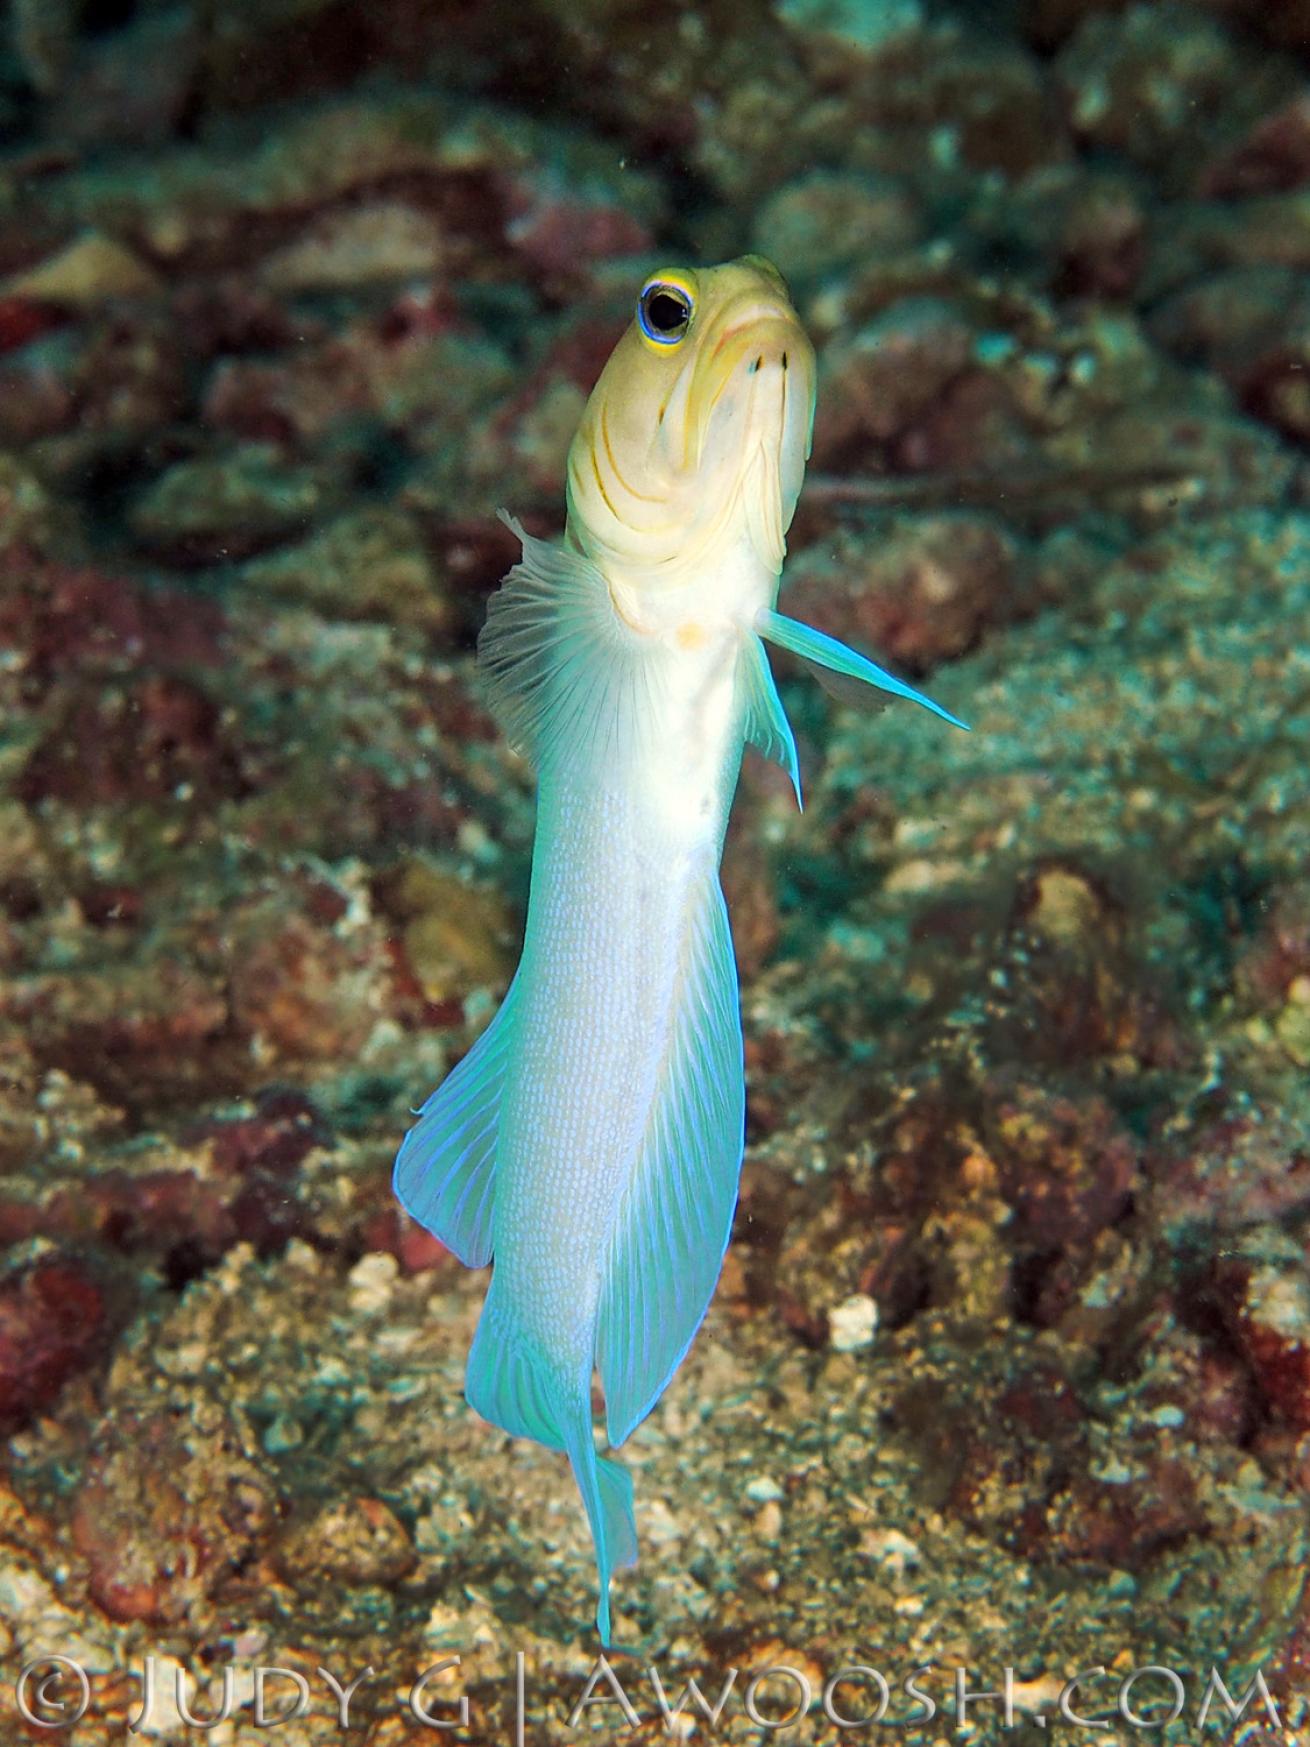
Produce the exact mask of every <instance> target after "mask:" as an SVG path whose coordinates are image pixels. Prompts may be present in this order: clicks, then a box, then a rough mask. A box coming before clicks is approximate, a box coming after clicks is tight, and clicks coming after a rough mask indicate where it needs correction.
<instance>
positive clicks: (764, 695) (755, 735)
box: [741, 631, 805, 807]
mask: <svg viewBox="0 0 1310 1747" xmlns="http://www.w3.org/2000/svg"><path fill="white" fill-rule="evenodd" d="M741 670H742V675H743V683H744V684H745V688H746V738H747V739H748V740H749V741H750V743H751V745H752V746H757V747H758V748H759V749H760V751H761V752H762V753H763V754H764V756H765V757H766V758H772V759H773V760H774V761H775V762H776V763H778V764H780V765H781V766H782V768H783V769H784V770H785V771H786V772H787V775H788V776H789V777H790V778H791V786H792V788H793V789H795V791H796V805H797V806H798V807H804V804H805V803H804V802H803V801H802V800H801V770H800V763H799V761H798V759H797V757H796V737H795V735H794V734H793V733H792V731H791V723H790V722H789V721H788V720H787V712H786V710H784V709H783V707H782V699H781V698H780V697H779V696H778V688H777V686H776V685H775V684H774V680H773V672H772V669H771V668H770V666H769V658H768V656H767V655H766V654H765V652H764V645H763V643H761V642H760V640H759V638H758V637H757V636H756V635H755V633H754V632H753V631H748V632H747V633H746V636H745V638H744V639H743V642H742V647H741Z"/></svg>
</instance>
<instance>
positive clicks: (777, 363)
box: [686, 298, 815, 566]
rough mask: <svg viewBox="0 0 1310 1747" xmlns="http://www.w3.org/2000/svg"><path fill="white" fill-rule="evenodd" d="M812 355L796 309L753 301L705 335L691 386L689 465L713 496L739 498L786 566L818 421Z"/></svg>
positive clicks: (754, 528) (766, 545) (766, 552)
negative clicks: (788, 536)
mask: <svg viewBox="0 0 1310 1747" xmlns="http://www.w3.org/2000/svg"><path fill="white" fill-rule="evenodd" d="M814 377H815V368H814V351H813V348H812V347H811V345H810V342H809V340H808V338H807V337H806V334H805V331H804V329H803V328H802V327H801V325H800V323H799V321H798V320H797V319H796V316H795V314H794V313H793V312H792V311H791V309H790V308H789V307H780V306H779V305H778V304H776V303H771V302H766V301H762V300H760V299H759V298H752V299H751V300H750V301H749V302H746V303H744V304H739V305H737V306H736V307H735V308H730V309H728V310H726V311H724V313H723V316H722V318H721V322H720V325H719V331H718V332H717V333H714V334H711V335H707V336H706V338H705V341H704V346H703V350H702V355H701V358H700V360H699V361H698V368H697V372H696V380H695V382H694V384H693V385H691V389H690V394H689V402H690V404H689V406H688V412H689V413H690V414H691V417H689V419H688V421H687V437H688V450H689V453H688V455H687V458H686V459H687V463H688V464H689V466H690V467H691V468H693V469H694V470H695V472H696V474H697V476H698V478H699V480H700V481H701V484H702V487H703V488H708V492H709V495H710V497H711V499H712V500H717V501H718V502H720V503H724V504H726V503H727V502H728V501H729V500H740V501H741V502H742V507H743V510H744V514H745V520H746V522H747V524H748V525H749V526H750V528H751V533H752V539H753V541H754V543H755V545H756V546H757V548H758V549H759V550H760V555H761V557H762V558H765V559H766V561H767V562H768V563H769V564H770V565H771V566H774V565H780V564H781V562H782V552H783V535H784V533H785V531H786V528H787V526H788V524H789V523H790V521H791V517H792V512H793V510H794V509H795V507H796V499H797V497H798V496H799V495H800V489H801V481H802V479H803V477H804V472H805V462H806V460H807V458H808V456H809V452H810V433H811V428H812V424H813V418H814V387H815V382H814Z"/></svg>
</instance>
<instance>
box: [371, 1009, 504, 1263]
mask: <svg viewBox="0 0 1310 1747" xmlns="http://www.w3.org/2000/svg"><path fill="white" fill-rule="evenodd" d="M513 1009H514V985H513V984H512V983H511V984H510V987H509V992H508V994H507V995H506V996H505V999H504V1000H503V1001H502V1002H501V1004H500V1011H499V1012H498V1013H497V1014H496V1017H495V1018H494V1019H493V1020H492V1022H491V1024H490V1025H489V1026H488V1027H487V1029H486V1030H485V1031H484V1032H483V1033H482V1036H481V1037H480V1038H479V1039H478V1041H477V1042H476V1043H475V1044H474V1045H473V1048H472V1049H471V1050H470V1051H469V1052H468V1054H467V1055H466V1056H465V1057H464V1059H463V1061H462V1062H460V1063H459V1065H458V1066H457V1067H456V1068H454V1069H453V1071H452V1072H451V1073H449V1074H448V1075H447V1076H446V1078H445V1079H444V1080H443V1081H442V1082H441V1084H440V1085H439V1086H438V1087H437V1089H436V1091H435V1092H434V1093H433V1094H432V1096H431V1097H430V1098H429V1099H428V1101H427V1103H426V1104H425V1105H424V1106H423V1108H422V1109H421V1110H420V1111H419V1113H418V1116H419V1119H418V1121H417V1123H416V1124H415V1125H414V1127H413V1128H411V1129H410V1131H409V1133H408V1134H407V1135H406V1136H405V1138H404V1141H403V1142H402V1143H401V1148H400V1151H399V1152H398V1153H397V1155H396V1166H395V1170H394V1172H393V1174H392V1186H393V1188H394V1189H395V1192H396V1199H397V1200H398V1201H399V1202H400V1204H401V1206H402V1207H403V1208H404V1209H405V1212H406V1213H408V1214H409V1216H410V1218H411V1219H416V1220H417V1221H418V1222H419V1224H420V1225H422V1226H424V1227H426V1229H427V1230H428V1231H430V1232H431V1233H432V1235H433V1237H435V1238H439V1239H440V1241H441V1242H442V1243H443V1244H445V1246H446V1248H447V1249H448V1250H453V1251H454V1253H455V1254H456V1255H457V1256H458V1257H459V1259H460V1261H461V1262H463V1263H464V1265H465V1267H466V1268H484V1267H485V1266H486V1265H487V1263H488V1262H489V1261H490V1260H491V1205H492V1192H493V1189H494V1185H495V1167H496V1136H497V1133H498V1131H499V1127H500V1094H501V1087H502V1085H503V1083H504V1078H505V1063H506V1061H507V1060H508V1057H509V1053H510V1049H511V1047H512V1043H513V1032H514V1012H513Z"/></svg>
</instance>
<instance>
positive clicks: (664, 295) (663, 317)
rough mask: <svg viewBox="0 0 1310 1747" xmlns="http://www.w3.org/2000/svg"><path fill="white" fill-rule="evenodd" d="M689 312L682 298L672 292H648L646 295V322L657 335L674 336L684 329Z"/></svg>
mask: <svg viewBox="0 0 1310 1747" xmlns="http://www.w3.org/2000/svg"><path fill="white" fill-rule="evenodd" d="M689 314H690V311H689V310H688V308H687V305H686V304H685V303H684V302H683V300H682V298H680V297H678V296H677V295H676V294H675V293H674V292H672V291H649V292H647V294H646V320H647V322H648V323H649V324H650V326H651V327H652V328H654V330H655V332H656V333H657V334H676V333H677V331H678V329H679V328H685V327H686V325H687V317H688V315H689Z"/></svg>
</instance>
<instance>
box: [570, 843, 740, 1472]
mask: <svg viewBox="0 0 1310 1747" xmlns="http://www.w3.org/2000/svg"><path fill="white" fill-rule="evenodd" d="M693 902H694V906H695V907H694V911H693V913H692V916H691V919H690V923H689V927H688V931H687V936H686V939H685V941H684V943H683V964H682V969H681V976H680V978H679V983H678V986H677V990H676V994H675V1001H676V1011H675V1012H674V1014H673V1015H672V1022H671V1025H670V1034H669V1046H668V1050H667V1053H666V1056H665V1059H664V1064H663V1069H662V1072H661V1076H660V1081H659V1085H658V1087H657V1089H656V1093H655V1098H654V1101H653V1103H652V1107H651V1110H650V1114H649V1118H648V1123H647V1129H646V1136H645V1140H644V1143H643V1146H642V1151H641V1155H640V1158H639V1161H638V1165H637V1169H636V1172H635V1173H634V1176H633V1179H632V1183H631V1186H630V1188H629V1190H628V1192H627V1195H626V1196H625V1198H624V1202H623V1205H622V1207H621V1209H620V1214H619V1222H618V1226H617V1229H616V1231H615V1234H614V1242H613V1246H612V1248H611V1251H610V1255H609V1258H608V1261H607V1264H606V1268H605V1272H604V1275H603V1278H602V1282H601V1295H600V1312H599V1317H598V1321H597V1334H596V1362H597V1365H598V1367H599V1369H600V1378H601V1384H602V1386H603V1388H604V1391H605V1419H606V1427H607V1430H608V1433H609V1440H610V1443H611V1444H614V1445H618V1444H621V1443H623V1441H624V1439H625V1438H626V1437H627V1436H628V1434H629V1433H630V1432H631V1431H632V1429H633V1427H634V1426H636V1425H639V1424H640V1423H641V1421H642V1420H643V1419H645V1417H646V1415H647V1414H648V1413H649V1412H650V1410H651V1408H652V1407H653V1406H654V1405H655V1403H656V1402H657V1401H658V1400H659V1398H660V1396H661V1395H662V1394H663V1392H664V1389H665V1386H666V1385H667V1383H668V1381H669V1379H670V1377H671V1376H672V1375H673V1373H674V1372H675V1371H676V1370H677V1368H678V1366H679V1365H680V1364H681V1363H682V1360H683V1357H684V1355H685V1354H686V1351H687V1348H688V1347H689V1346H690V1345H691V1341H692V1337H693V1335H694V1334H695V1333H696V1330H697V1329H698V1328H699V1326H700V1323H701V1319H702V1318H703V1317H704V1315H705V1311H706V1308H707V1307H708V1305H709V1301H710V1298H711V1296H712V1295H713V1292H714V1287H715V1283H716V1282H717V1280H718V1277H719V1270H720V1268H721V1266H722V1264H723V1252H724V1250H725V1249H726V1248H727V1245H728V1235H729V1232H730V1230H731V1227H732V1214H733V1209H734V1208H735V1206H736V1203H737V1184H738V1179H739V1177H740V1173H741V1155H742V1146H743V1139H744V1119H745V1091H744V1084H743V1068H742V1046H741V1016H740V1013H739V1010H738V1005H737V967H736V962H735V960H734V958H733V952H732V935H731V932H730V930H729V927H728V911H727V906H726V905H725V904H724V901H723V893H722V892H721V891H720V890H719V883H718V880H717V878H716V877H715V875H714V874H713V873H710V874H708V875H707V876H706V878H705V880H704V882H703V883H702V885H701V887H700V889H699V891H698V892H697V894H696V897H695V899H694V900H693Z"/></svg>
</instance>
